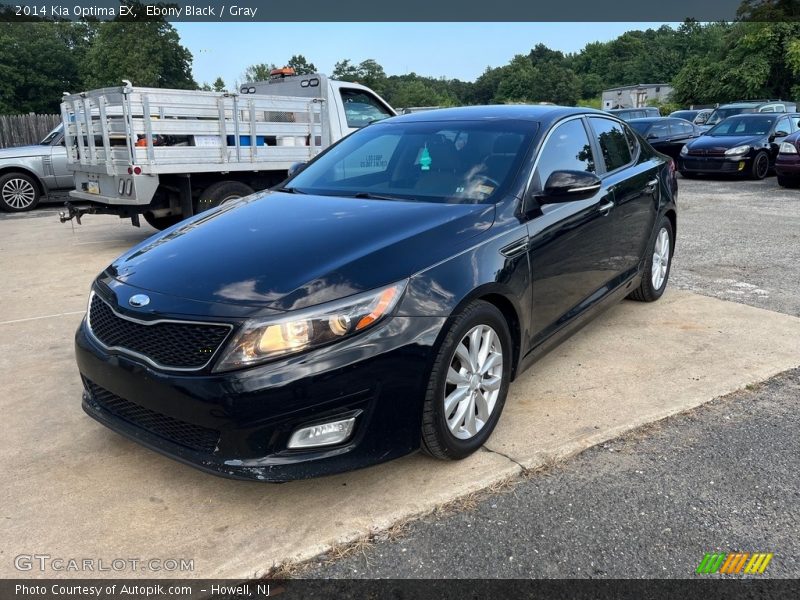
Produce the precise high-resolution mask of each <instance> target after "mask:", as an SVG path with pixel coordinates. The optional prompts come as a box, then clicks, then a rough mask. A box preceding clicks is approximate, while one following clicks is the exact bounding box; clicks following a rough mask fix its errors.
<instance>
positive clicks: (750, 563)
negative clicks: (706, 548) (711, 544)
mask: <svg viewBox="0 0 800 600" xmlns="http://www.w3.org/2000/svg"><path fill="white" fill-rule="evenodd" d="M772 556H773V554H772V552H769V553H767V552H753V553H750V552H728V553H726V552H706V555H705V556H704V557H703V560H701V561H700V564H699V565H698V566H697V569H695V573H698V574H709V573H724V574H727V575H739V574H745V573H747V574H751V575H760V574H761V573H763V572H764V571H766V570H767V565H768V564H769V563H770V561H771V560H772Z"/></svg>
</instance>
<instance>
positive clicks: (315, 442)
mask: <svg viewBox="0 0 800 600" xmlns="http://www.w3.org/2000/svg"><path fill="white" fill-rule="evenodd" d="M355 422H356V418H355V417H350V418H349V419H342V420H341V421H331V422H330V423H321V424H320V425H312V426H310V427H303V428H301V429H298V430H297V431H295V432H294V433H293V434H292V437H291V439H290V440H289V444H288V447H289V448H313V447H316V446H331V445H332V444H339V443H341V442H343V441H345V440H346V439H347V438H348V437H350V434H351V433H352V431H353V425H354V424H355Z"/></svg>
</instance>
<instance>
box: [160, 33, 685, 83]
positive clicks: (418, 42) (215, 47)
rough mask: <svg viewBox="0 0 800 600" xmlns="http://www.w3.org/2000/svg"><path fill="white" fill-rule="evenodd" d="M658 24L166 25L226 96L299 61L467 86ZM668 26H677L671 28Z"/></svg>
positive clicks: (200, 75) (201, 78)
mask: <svg viewBox="0 0 800 600" xmlns="http://www.w3.org/2000/svg"><path fill="white" fill-rule="evenodd" d="M662 24H663V23H173V25H174V26H175V28H176V29H177V30H178V33H179V34H180V36H181V42H182V43H183V45H184V46H186V47H187V48H189V50H190V51H191V53H192V55H193V56H194V65H193V68H194V78H195V80H196V81H197V82H198V83H203V82H208V83H211V82H213V81H214V80H215V79H216V78H217V77H218V76H220V77H222V78H223V79H224V80H225V83H226V85H227V86H228V89H232V88H233V84H234V82H236V81H241V80H242V77H241V76H242V73H243V72H244V70H245V69H246V68H247V67H248V66H249V65H251V64H255V63H262V62H263V63H275V64H277V65H279V66H281V65H283V64H284V63H285V62H286V61H287V60H288V59H289V58H290V57H291V56H292V55H293V54H302V55H304V56H305V57H306V59H307V60H309V61H311V62H313V63H314V65H315V66H316V67H317V69H318V70H319V71H321V72H322V73H327V74H330V73H331V71H332V70H333V66H334V64H335V63H336V62H338V61H340V60H342V59H345V58H349V59H350V60H351V61H352V62H355V63H359V62H361V61H362V60H365V59H368V58H374V59H375V60H376V61H378V63H379V64H381V65H382V66H383V68H384V70H385V71H386V74H387V75H403V74H406V73H410V72H412V71H413V72H415V73H417V74H418V75H428V76H432V77H440V76H445V77H447V78H457V79H461V80H464V81H474V80H475V78H476V77H478V76H479V75H480V74H481V73H482V72H483V71H484V69H485V68H486V67H487V66H492V67H498V66H502V65H504V64H506V63H507V62H508V61H509V60H510V59H511V58H512V57H513V56H514V55H515V54H527V53H528V52H529V51H530V50H531V48H533V47H534V46H535V45H536V44H538V43H543V44H545V45H546V46H548V47H550V48H552V49H554V50H561V51H562V52H577V51H579V50H581V49H582V48H583V47H584V46H585V45H586V44H588V43H589V42H594V41H608V40H611V39H614V38H615V37H617V36H618V35H620V34H622V33H624V32H626V31H630V30H632V29H647V28H657V27H659V26H661V25H662ZM672 25H673V26H674V25H676V24H672Z"/></svg>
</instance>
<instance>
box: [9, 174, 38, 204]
mask: <svg viewBox="0 0 800 600" xmlns="http://www.w3.org/2000/svg"><path fill="white" fill-rule="evenodd" d="M38 204H39V185H38V184H37V182H36V180H35V179H34V178H33V177H31V176H30V175H26V174H25V173H6V174H5V175H3V176H2V177H0V208H2V209H3V210H5V211H8V212H24V211H26V210H33V209H34V208H36V205H38Z"/></svg>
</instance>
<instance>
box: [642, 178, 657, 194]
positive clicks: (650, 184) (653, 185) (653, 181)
mask: <svg viewBox="0 0 800 600" xmlns="http://www.w3.org/2000/svg"><path fill="white" fill-rule="evenodd" d="M657 185H658V177H656V178H655V179H651V180H650V181H648V182H647V185H646V186H645V189H647V191H648V192H654V191H655V189H656V186H657Z"/></svg>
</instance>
